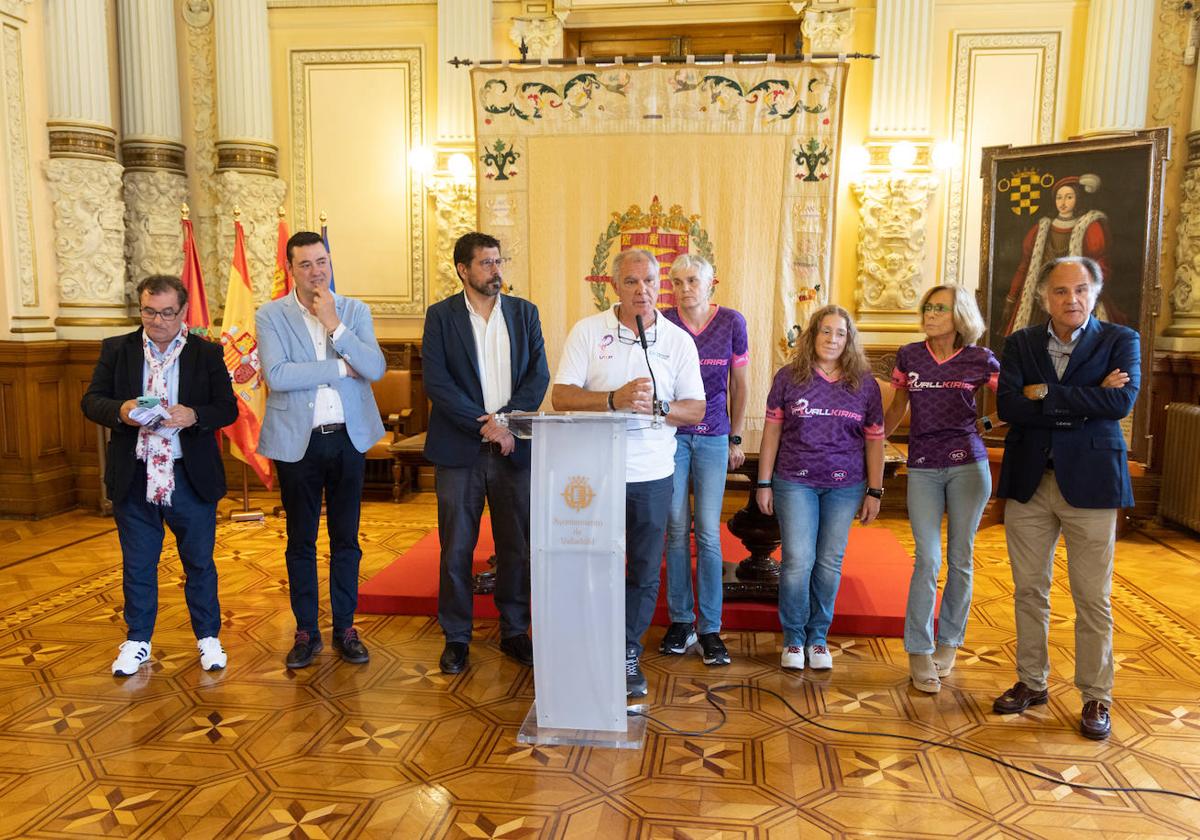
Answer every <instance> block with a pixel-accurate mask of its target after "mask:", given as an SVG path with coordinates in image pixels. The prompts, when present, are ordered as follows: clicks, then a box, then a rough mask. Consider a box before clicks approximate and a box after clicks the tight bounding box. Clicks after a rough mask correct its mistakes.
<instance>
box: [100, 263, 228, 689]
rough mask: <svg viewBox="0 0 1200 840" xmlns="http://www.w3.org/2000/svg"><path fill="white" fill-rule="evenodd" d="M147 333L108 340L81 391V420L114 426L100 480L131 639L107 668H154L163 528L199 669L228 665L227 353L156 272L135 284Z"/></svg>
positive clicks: (177, 286) (125, 672)
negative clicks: (216, 550)
mask: <svg viewBox="0 0 1200 840" xmlns="http://www.w3.org/2000/svg"><path fill="white" fill-rule="evenodd" d="M137 292H138V302H139V304H140V311H141V316H142V326H141V328H139V329H137V330H135V331H134V332H131V333H128V334H126V335H119V336H115V337H113V338H107V339H105V340H104V342H103V344H101V346H100V360H99V361H98V362H97V363H96V369H95V370H94V371H93V373H92V382H91V384H90V385H89V386H88V389H87V393H85V394H84V395H83V400H82V407H83V413H84V414H85V415H86V416H87V418H88V419H89V420H91V421H92V422H94V423H97V424H99V425H101V426H105V427H107V428H109V429H111V430H112V436H111V439H110V440H109V444H108V461H107V464H106V466H105V470H104V484H105V487H106V488H107V490H108V497H109V499H111V500H112V504H113V517H114V518H115V519H116V523H117V536H118V538H119V539H120V542H121V556H122V562H123V590H124V595H125V623H126V624H127V625H128V628H129V629H128V634H127V639H126V641H125V643H124V644H122V645H121V649H120V652H119V653H118V655H117V658H116V661H114V662H113V664H112V672H113V674H115V675H116V676H119V677H129V676H133V674H135V673H137V671H138V669H139V668H140V667H141V666H142V665H143V664H145V663H146V662H148V661H149V660H150V637H151V635H152V634H153V632H154V621H155V618H156V616H157V613H158V558H159V555H160V554H161V552H162V543H163V534H164V531H163V523H166V524H167V525H168V526H169V527H170V528H171V531H172V533H174V534H175V541H176V543H177V545H178V548H179V559H180V561H181V562H182V563H183V569H184V573H185V574H186V575H187V580H186V582H185V583H184V587H183V594H184V599H185V600H186V601H187V606H188V613H189V614H190V616H191V620H192V630H193V632H194V633H195V634H196V640H197V641H196V647H197V648H198V650H199V652H200V665H201V667H202V668H203V669H204V670H206V671H215V670H219V669H221V668H224V667H225V664H226V656H225V651H224V650H223V649H222V647H221V643H220V641H219V640H218V639H217V635H218V634H219V633H220V630H221V608H220V604H219V602H218V600H217V567H216V564H215V563H214V562H213V544H214V542H215V540H216V529H217V502H218V501H219V500H220V498H221V497H222V496H224V495H225V470H224V467H223V466H222V465H221V450H220V448H219V447H218V445H217V439H216V435H215V434H214V432H215V431H216V430H217V429H220V428H222V427H224V426H228V425H229V424H230V423H232V422H233V421H234V420H236V419H237V399H236V397H234V395H233V386H232V385H231V384H230V381H229V371H228V370H227V369H226V368H225V360H224V357H223V355H222V352H221V345H219V344H214V343H212V342H209V341H205V340H204V339H203V338H200V337H198V336H193V335H189V334H188V331H187V321H186V315H187V299H188V295H187V290H186V289H184V287H183V284H182V283H181V282H180V281H179V278H178V277H171V276H169V275H153V276H151V277H147V278H146V279H145V280H143V281H142V282H141V283H140V284H138V287H137Z"/></svg>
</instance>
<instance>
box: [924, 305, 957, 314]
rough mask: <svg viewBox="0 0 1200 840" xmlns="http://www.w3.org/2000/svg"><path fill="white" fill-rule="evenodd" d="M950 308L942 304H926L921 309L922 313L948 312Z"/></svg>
mask: <svg viewBox="0 0 1200 840" xmlns="http://www.w3.org/2000/svg"><path fill="white" fill-rule="evenodd" d="M950 309H951V307H949V306H947V305H946V304H944V303H927V304H925V305H924V306H923V307H921V311H922V312H943V313H945V312H949V311H950Z"/></svg>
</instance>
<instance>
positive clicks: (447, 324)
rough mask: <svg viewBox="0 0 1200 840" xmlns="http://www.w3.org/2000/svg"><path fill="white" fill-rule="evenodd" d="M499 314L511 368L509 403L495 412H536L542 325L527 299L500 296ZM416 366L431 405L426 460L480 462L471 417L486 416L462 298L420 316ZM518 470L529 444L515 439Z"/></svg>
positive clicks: (542, 368) (541, 388) (546, 371)
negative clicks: (422, 320) (422, 322)
mask: <svg viewBox="0 0 1200 840" xmlns="http://www.w3.org/2000/svg"><path fill="white" fill-rule="evenodd" d="M500 301H501V307H500V311H501V312H503V313H504V323H505V324H507V325H508V346H509V353H510V359H511V366H512V398H511V399H510V400H509V401H508V404H507V405H505V406H504V407H502V408H501V409H500V412H508V411H536V410H537V408H538V406H540V405H541V404H542V398H543V397H544V396H545V395H546V387H547V386H548V385H549V384H550V368H549V366H548V365H547V364H546V346H545V343H544V342H543V341H542V322H541V319H540V318H539V317H538V310H537V307H536V306H534V305H533V304H532V303H530V302H529V301H527V300H523V299H521V298H517V297H509V296H507V295H501V297H500ZM421 367H422V375H423V377H424V381H425V394H426V395H427V396H428V397H429V400H430V402H432V403H433V411H432V413H431V414H430V415H429V431H428V433H427V434H426V436H425V457H426V458H428V459H429V460H430V461H432V462H433V463H435V464H438V465H440V466H443V467H466V466H469V465H471V464H473V463H475V459H476V458H478V457H479V443H480V440H481V437H480V435H479V427H480V426H482V425H483V424H482V423H480V422H479V421H478V420H476V419H475V418H477V417H482V416H483V415H484V414H487V411H486V410H485V409H484V407H483V384H482V380H481V379H480V376H479V360H478V359H477V358H476V356H475V336H474V334H473V333H472V332H471V316H470V313H468V312H467V304H466V301H465V300H464V298H463V295H462V294H456V295H451V296H450V297H448V298H446V299H445V300H443V301H440V302H439V303H435V304H434V305H433V306H431V307H429V309H428V311H427V312H426V313H425V335H424V337H423V338H422V340H421ZM509 457H511V458H512V459H513V461H514V462H515V463H517V464H520V465H521V466H527V465H528V464H529V457H530V451H529V441H527V440H521V439H520V438H518V439H517V448H516V450H514V452H513V453H512V455H511V456H509Z"/></svg>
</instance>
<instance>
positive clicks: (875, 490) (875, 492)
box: [867, 487, 883, 499]
mask: <svg viewBox="0 0 1200 840" xmlns="http://www.w3.org/2000/svg"><path fill="white" fill-rule="evenodd" d="M867 495H868V496H870V497H871V498H872V499H882V498H883V488H882V487H868V488H867Z"/></svg>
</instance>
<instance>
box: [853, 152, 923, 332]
mask: <svg viewBox="0 0 1200 840" xmlns="http://www.w3.org/2000/svg"><path fill="white" fill-rule="evenodd" d="M851 188H852V189H853V191H854V197H855V198H857V199H858V203H859V214H860V216H861V219H862V225H861V227H860V233H859V240H858V283H857V284H856V287H855V293H854V294H855V301H856V303H857V309H858V315H859V318H860V319H862V321H863V323H860V328H861V329H863V330H879V329H881V328H882V327H883V324H885V323H886V322H887V319H888V317H889V316H891V315H897V314H900V313H903V312H905V311H908V312H911V311H912V310H913V308H914V307H915V306H916V304H917V300H918V298H919V297H920V294H921V288H922V286H923V285H924V284H923V283H922V279H923V277H922V263H923V261H924V259H925V227H926V221H927V211H928V210H929V199H930V197H932V195H933V192H934V190H936V189H937V181H936V180H935V179H934V178H932V177H930V176H928V175H917V174H911V175H902V176H901V175H891V174H878V175H867V176H864V177H863V178H861V179H860V180H858V181H857V182H855V183H854V184H852V185H851ZM873 317H874V318H877V319H879V320H880V323H867V320H868V319H871V318H873ZM905 320H906V322H905V323H902V324H900V325H898V326H899V327H900V328H902V329H906V330H909V329H911V328H912V324H911V321H912V318H911V316H910V315H909V316H907V317H906V319H905Z"/></svg>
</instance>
